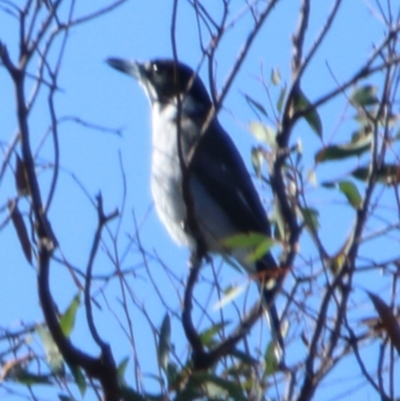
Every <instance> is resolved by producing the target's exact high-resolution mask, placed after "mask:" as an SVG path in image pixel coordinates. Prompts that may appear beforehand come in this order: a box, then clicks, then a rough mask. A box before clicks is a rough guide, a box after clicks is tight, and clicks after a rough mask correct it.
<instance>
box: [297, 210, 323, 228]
mask: <svg viewBox="0 0 400 401" xmlns="http://www.w3.org/2000/svg"><path fill="white" fill-rule="evenodd" d="M301 214H302V217H303V220H304V223H305V225H306V226H307V227H309V228H311V229H312V230H314V231H318V229H319V221H318V218H319V212H318V210H317V209H313V208H302V209H301Z"/></svg>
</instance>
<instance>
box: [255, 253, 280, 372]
mask: <svg viewBox="0 0 400 401" xmlns="http://www.w3.org/2000/svg"><path fill="white" fill-rule="evenodd" d="M257 271H258V273H259V274H260V286H261V293H262V305H263V308H264V310H265V312H266V316H267V320H268V323H269V326H270V329H271V334H272V339H273V341H274V343H275V344H274V345H275V346H276V355H277V360H278V362H279V363H280V364H283V361H284V356H285V344H284V342H283V334H282V327H281V321H280V319H279V315H278V311H277V309H276V306H275V302H274V301H275V297H276V294H277V293H278V292H279V290H280V288H281V285H282V281H283V278H284V275H283V274H280V271H279V267H278V265H277V264H276V262H275V260H274V258H273V256H272V255H271V254H270V253H268V254H267V255H265V256H264V257H263V259H262V260H260V261H259V262H258V263H257Z"/></svg>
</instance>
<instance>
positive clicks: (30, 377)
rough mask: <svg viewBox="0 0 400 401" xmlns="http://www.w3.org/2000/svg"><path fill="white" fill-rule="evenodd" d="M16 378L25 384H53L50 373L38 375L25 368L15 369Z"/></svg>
mask: <svg viewBox="0 0 400 401" xmlns="http://www.w3.org/2000/svg"><path fill="white" fill-rule="evenodd" d="M14 379H15V381H16V382H18V383H22V384H25V385H27V386H33V385H35V384H51V380H50V376H49V375H37V374H34V373H30V372H28V371H27V370H25V369H23V368H19V369H16V370H15V372H14Z"/></svg>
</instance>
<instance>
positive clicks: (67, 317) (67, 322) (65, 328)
mask: <svg viewBox="0 0 400 401" xmlns="http://www.w3.org/2000/svg"><path fill="white" fill-rule="evenodd" d="M80 302H81V301H80V295H79V293H78V294H76V295H75V296H74V298H73V299H72V301H71V303H70V304H69V306H68V308H67V310H66V311H65V313H64V314H63V315H62V316H61V318H60V326H61V330H62V332H63V333H64V335H65V337H69V335H70V334H71V332H72V329H73V328H74V326H75V318H76V311H77V310H78V307H79V305H80Z"/></svg>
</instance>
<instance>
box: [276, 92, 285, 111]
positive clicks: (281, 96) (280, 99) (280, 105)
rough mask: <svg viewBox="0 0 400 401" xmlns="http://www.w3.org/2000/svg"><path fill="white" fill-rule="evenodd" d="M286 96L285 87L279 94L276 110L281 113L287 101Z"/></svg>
mask: <svg viewBox="0 0 400 401" xmlns="http://www.w3.org/2000/svg"><path fill="white" fill-rule="evenodd" d="M285 96H286V86H284V87H283V88H282V89H281V92H280V93H279V97H278V101H277V102H276V109H277V110H278V112H279V113H281V112H282V109H283V102H284V101H285Z"/></svg>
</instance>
